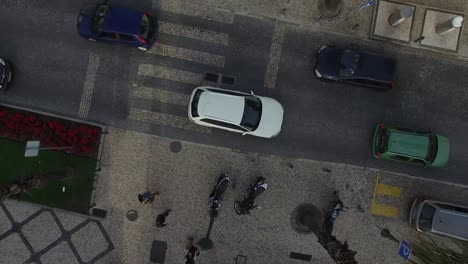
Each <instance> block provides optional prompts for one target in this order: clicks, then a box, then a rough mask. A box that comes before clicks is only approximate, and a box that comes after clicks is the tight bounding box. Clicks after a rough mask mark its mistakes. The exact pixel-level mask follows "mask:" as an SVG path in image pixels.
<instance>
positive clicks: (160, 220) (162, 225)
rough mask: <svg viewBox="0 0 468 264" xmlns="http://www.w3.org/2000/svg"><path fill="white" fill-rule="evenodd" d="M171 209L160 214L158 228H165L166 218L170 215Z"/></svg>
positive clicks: (157, 220)
mask: <svg viewBox="0 0 468 264" xmlns="http://www.w3.org/2000/svg"><path fill="white" fill-rule="evenodd" d="M170 211H171V209H167V210H166V211H165V212H164V213H162V214H158V217H157V218H156V227H165V226H167V224H165V223H164V222H165V221H166V217H167V216H168V215H169V212H170Z"/></svg>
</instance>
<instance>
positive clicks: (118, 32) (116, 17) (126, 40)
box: [77, 5, 158, 50]
mask: <svg viewBox="0 0 468 264" xmlns="http://www.w3.org/2000/svg"><path fill="white" fill-rule="evenodd" d="M77 26H78V33H79V34H80V35H81V36H83V37H85V38H87V39H89V40H92V41H96V40H101V41H106V42H113V43H121V44H126V45H129V46H134V47H138V48H139V49H141V50H147V49H149V48H151V46H152V45H153V44H154V42H155V41H156V37H157V33H158V23H157V19H156V17H154V16H152V15H150V14H149V13H147V12H140V11H135V10H131V9H126V8H120V7H110V6H107V5H87V6H84V7H83V8H82V9H81V11H80V15H79V16H78V23H77Z"/></svg>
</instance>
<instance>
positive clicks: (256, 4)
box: [153, 0, 468, 60]
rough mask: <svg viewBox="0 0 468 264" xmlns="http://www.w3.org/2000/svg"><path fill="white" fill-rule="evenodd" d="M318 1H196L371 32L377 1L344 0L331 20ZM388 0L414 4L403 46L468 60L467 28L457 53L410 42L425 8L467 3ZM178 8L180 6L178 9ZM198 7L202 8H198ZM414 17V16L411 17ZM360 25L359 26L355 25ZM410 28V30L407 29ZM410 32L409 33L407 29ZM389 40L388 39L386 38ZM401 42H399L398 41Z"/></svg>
mask: <svg viewBox="0 0 468 264" xmlns="http://www.w3.org/2000/svg"><path fill="white" fill-rule="evenodd" d="M159 2H162V3H165V2H170V3H171V4H170V5H169V4H163V5H165V6H166V8H167V9H168V10H170V9H171V7H172V8H174V7H175V6H178V7H182V6H184V5H187V4H188V5H190V4H192V3H195V1H193V0H153V3H154V4H153V5H155V6H157V5H159ZM318 2H319V1H318V0H296V1H294V0H274V1H271V0H223V1H218V0H204V1H196V3H197V5H196V10H199V11H198V12H201V13H208V12H209V10H210V9H212V8H213V7H216V8H220V9H224V10H227V11H230V12H232V13H234V14H240V15H247V16H254V17H268V18H272V19H278V20H282V21H286V22H290V23H293V24H298V25H300V26H301V27H303V28H307V29H310V30H312V31H321V32H333V33H334V34H338V35H343V36H349V37H354V38H360V39H367V38H368V37H369V35H371V31H372V30H371V27H372V24H373V23H372V22H373V20H374V17H375V14H376V13H377V8H376V7H377V6H378V2H379V1H377V3H376V4H375V5H374V6H373V7H369V8H365V9H363V10H361V11H357V7H358V6H359V5H360V4H361V3H363V2H365V1H364V0H345V1H343V9H342V12H341V13H340V15H339V16H338V17H336V18H333V19H318V18H319V17H320V13H319V10H318ZM381 2H382V1H381ZM391 2H394V3H400V4H411V5H417V8H416V13H415V14H414V24H413V25H414V28H413V30H412V32H411V35H410V36H405V37H402V38H405V40H406V38H407V37H409V38H410V40H411V42H410V43H408V44H405V46H408V47H413V48H424V49H425V50H426V51H432V52H435V53H437V54H442V55H444V56H449V57H453V58H458V59H462V60H468V31H467V30H465V29H464V27H463V31H462V35H461V40H460V47H459V50H458V53H457V54H453V52H450V51H449V52H444V51H442V50H440V49H437V48H435V49H434V48H430V47H428V46H424V47H422V46H420V45H419V43H413V42H412V41H413V40H415V39H417V38H419V37H420V34H421V32H422V30H421V29H422V26H423V20H424V10H425V8H435V9H440V10H444V11H448V12H450V11H453V12H454V13H462V14H466V13H467V11H468V2H467V1H464V0H444V1H438V0H411V1H406V0H392V1H391ZM179 9H181V8H179ZM200 10H205V11H204V12H203V11H200ZM411 20H413V19H411ZM356 25H359V26H356ZM407 31H409V29H408V30H407ZM407 33H409V32H407ZM387 41H388V39H387ZM399 44H401V43H399Z"/></svg>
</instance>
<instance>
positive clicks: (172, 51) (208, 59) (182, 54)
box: [148, 44, 224, 68]
mask: <svg viewBox="0 0 468 264" xmlns="http://www.w3.org/2000/svg"><path fill="white" fill-rule="evenodd" d="M148 52H149V53H152V54H156V55H161V56H167V57H172V58H176V59H182V60H186V61H191V62H196V63H201V64H206V65H211V66H216V67H220V68H223V67H224V56H220V55H214V54H210V53H206V52H201V51H195V50H190V49H184V48H179V47H174V46H169V45H163V44H159V45H156V46H154V47H153V48H152V49H150V50H149V51H148Z"/></svg>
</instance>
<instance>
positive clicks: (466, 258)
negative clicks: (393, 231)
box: [409, 237, 468, 264]
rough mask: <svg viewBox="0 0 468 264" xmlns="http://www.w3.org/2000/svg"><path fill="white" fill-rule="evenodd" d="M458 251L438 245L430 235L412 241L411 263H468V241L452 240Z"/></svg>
mask: <svg viewBox="0 0 468 264" xmlns="http://www.w3.org/2000/svg"><path fill="white" fill-rule="evenodd" d="M453 242H454V243H455V245H456V246H458V247H459V249H460V251H459V252H457V251H455V250H454V249H451V248H448V247H447V246H444V245H440V244H439V243H437V242H436V241H434V240H433V239H432V238H430V237H426V238H422V239H419V240H417V241H415V242H413V243H412V248H413V251H412V255H411V258H410V259H409V262H410V263H412V264H465V263H468V242H461V241H455V240H454V241H453Z"/></svg>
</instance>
